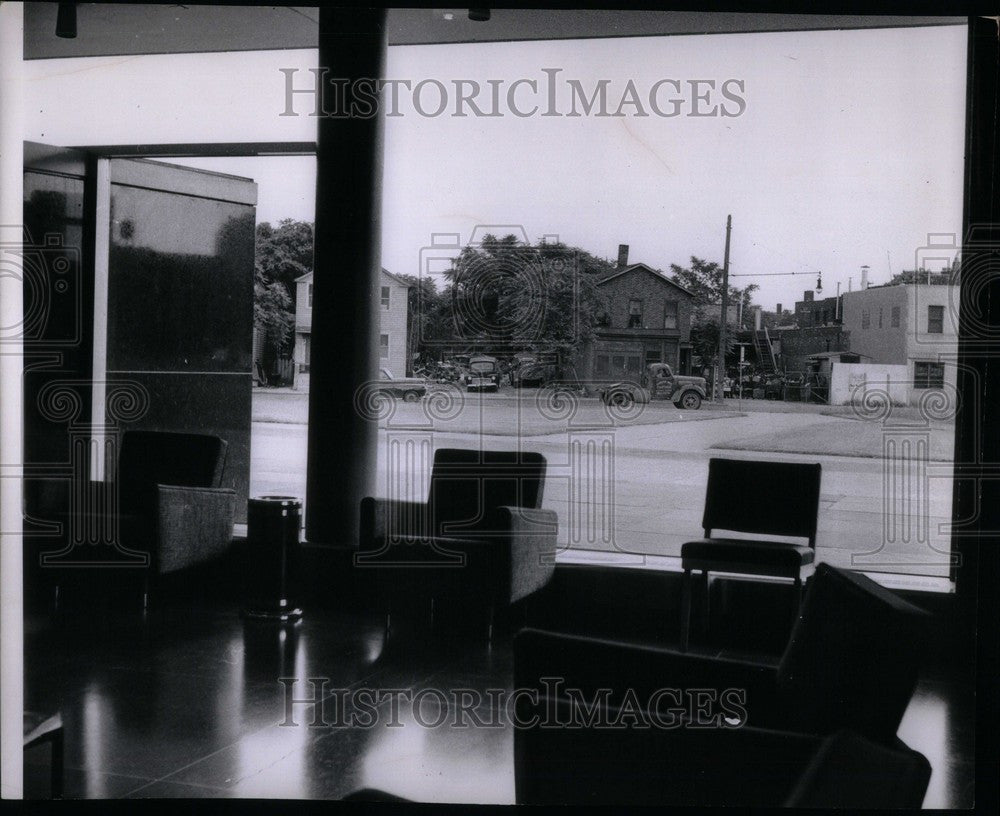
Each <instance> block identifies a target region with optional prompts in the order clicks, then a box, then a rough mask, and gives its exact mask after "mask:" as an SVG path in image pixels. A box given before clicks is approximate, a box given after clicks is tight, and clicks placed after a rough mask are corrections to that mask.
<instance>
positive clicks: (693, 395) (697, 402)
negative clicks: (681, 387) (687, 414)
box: [677, 391, 701, 411]
mask: <svg viewBox="0 0 1000 816" xmlns="http://www.w3.org/2000/svg"><path fill="white" fill-rule="evenodd" d="M677 406H678V407H679V408H683V409H685V410H687V411H697V410H698V409H699V408H701V395H700V394H699V393H698V392H697V391H685V392H684V393H683V394H681V399H680V402H679V403H678V404H677Z"/></svg>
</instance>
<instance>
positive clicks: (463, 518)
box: [429, 448, 546, 536]
mask: <svg viewBox="0 0 1000 816" xmlns="http://www.w3.org/2000/svg"><path fill="white" fill-rule="evenodd" d="M545 467H546V462H545V457H544V456H542V455H541V454H540V453H531V452H524V451H479V450H468V449H457V448H441V449H440V450H438V451H436V452H435V453H434V466H433V469H432V471H431V490H430V498H429V502H430V511H431V518H432V519H433V521H434V528H433V529H434V532H435V534H437V535H445V536H449V535H450V536H461V535H462V534H463V532H477V533H489V532H493V531H497V530H499V529H500V526H499V518H498V513H497V509H498V508H500V507H528V508H539V507H541V506H542V492H543V490H544V487H545Z"/></svg>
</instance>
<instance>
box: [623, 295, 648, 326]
mask: <svg viewBox="0 0 1000 816" xmlns="http://www.w3.org/2000/svg"><path fill="white" fill-rule="evenodd" d="M635 303H637V304H639V311H638V312H633V311H632V305H633V304H635ZM636 317H638V318H639V325H638V326H636V325H633V323H634V320H633V318H636ZM626 326H627V328H630V329H641V328H644V327H645V323H644V314H643V303H642V298H629V299H628V322H627V323H626Z"/></svg>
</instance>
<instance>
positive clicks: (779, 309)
mask: <svg viewBox="0 0 1000 816" xmlns="http://www.w3.org/2000/svg"><path fill="white" fill-rule="evenodd" d="M774 313H775V314H776V315H777V316H778V317H781V304H780V303H779V304H778V305H777V306H775V307H774Z"/></svg>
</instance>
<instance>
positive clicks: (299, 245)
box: [253, 218, 313, 367]
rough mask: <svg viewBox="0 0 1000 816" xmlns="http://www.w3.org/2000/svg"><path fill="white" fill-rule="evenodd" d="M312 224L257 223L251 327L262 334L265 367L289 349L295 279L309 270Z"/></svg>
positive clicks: (292, 321)
mask: <svg viewBox="0 0 1000 816" xmlns="http://www.w3.org/2000/svg"><path fill="white" fill-rule="evenodd" d="M312 257H313V225H312V224H310V223H308V222H306V221H294V220H292V219H290V218H286V219H283V220H282V221H280V222H278V226H277V227H273V226H272V225H271V224H270V223H268V222H267V221H265V222H263V223H261V224H258V225H257V231H256V234H255V255H254V287H253V288H254V308H253V312H254V327H255V328H256V329H257V330H258V331H260V332H261V333H262V334H263V335H264V357H265V360H264V361H262V362H264V363H265V367H269V365H270V363H271V362H272V361H273V360H274V358H276V357H278V356H283V355H286V354H288V353H289V352H290V351H291V346H292V340H293V330H294V327H295V280H296V278H300V277H301V276H302V275H305V274H306V273H307V272H310V271H312Z"/></svg>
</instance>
